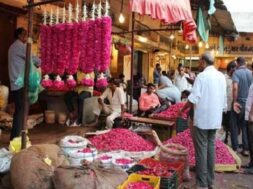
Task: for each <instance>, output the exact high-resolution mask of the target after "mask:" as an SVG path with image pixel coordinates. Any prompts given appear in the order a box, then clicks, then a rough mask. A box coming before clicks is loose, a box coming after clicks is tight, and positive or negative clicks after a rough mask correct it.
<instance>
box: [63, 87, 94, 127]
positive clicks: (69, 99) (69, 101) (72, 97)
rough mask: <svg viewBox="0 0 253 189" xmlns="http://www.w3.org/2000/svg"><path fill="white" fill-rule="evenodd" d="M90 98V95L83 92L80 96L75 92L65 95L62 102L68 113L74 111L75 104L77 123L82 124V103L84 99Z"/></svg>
mask: <svg viewBox="0 0 253 189" xmlns="http://www.w3.org/2000/svg"><path fill="white" fill-rule="evenodd" d="M89 97H91V93H90V92H87V91H83V92H81V93H80V94H78V93H77V92H74V91H71V92H68V93H66V94H65V96H64V100H65V104H66V106H67V109H68V111H69V112H72V113H73V112H74V111H75V103H77V121H78V123H82V117H83V102H84V100H85V99H86V98H89Z"/></svg>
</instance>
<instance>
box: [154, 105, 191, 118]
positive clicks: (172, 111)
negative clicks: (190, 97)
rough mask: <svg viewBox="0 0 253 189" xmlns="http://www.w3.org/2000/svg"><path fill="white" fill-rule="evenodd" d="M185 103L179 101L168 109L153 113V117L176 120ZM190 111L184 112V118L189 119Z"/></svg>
mask: <svg viewBox="0 0 253 189" xmlns="http://www.w3.org/2000/svg"><path fill="white" fill-rule="evenodd" d="M184 105H185V103H177V104H174V105H172V106H170V107H169V108H168V109H167V110H165V111H163V112H160V113H156V114H154V115H153V118H159V119H163V120H175V119H177V117H178V112H179V110H181V109H182V108H183V107H184ZM188 112H189V111H185V112H184V113H182V118H183V119H187V114H188Z"/></svg>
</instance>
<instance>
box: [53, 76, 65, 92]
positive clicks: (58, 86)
mask: <svg viewBox="0 0 253 189" xmlns="http://www.w3.org/2000/svg"><path fill="white" fill-rule="evenodd" d="M53 89H54V90H56V91H62V90H64V89H65V83H64V81H62V79H61V77H60V76H59V75H58V76H56V79H55V80H54V82H53Z"/></svg>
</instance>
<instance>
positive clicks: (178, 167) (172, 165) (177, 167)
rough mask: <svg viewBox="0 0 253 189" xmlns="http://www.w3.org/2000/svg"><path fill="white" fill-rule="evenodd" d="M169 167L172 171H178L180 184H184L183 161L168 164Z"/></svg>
mask: <svg viewBox="0 0 253 189" xmlns="http://www.w3.org/2000/svg"><path fill="white" fill-rule="evenodd" d="M167 165H168V168H169V169H170V170H174V171H176V173H177V177H178V184H181V183H182V182H183V174H184V168H185V163H184V162H183V161H173V162H167Z"/></svg>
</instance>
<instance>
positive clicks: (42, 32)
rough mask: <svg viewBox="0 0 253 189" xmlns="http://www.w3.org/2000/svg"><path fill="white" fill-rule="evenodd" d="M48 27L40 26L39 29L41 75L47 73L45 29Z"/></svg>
mask: <svg viewBox="0 0 253 189" xmlns="http://www.w3.org/2000/svg"><path fill="white" fill-rule="evenodd" d="M47 27H48V26H46V25H42V26H41V27H40V44H41V70H42V73H43V74H44V73H47V67H48V66H47V58H46V57H47V37H48V35H47V30H48V28H47Z"/></svg>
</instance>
